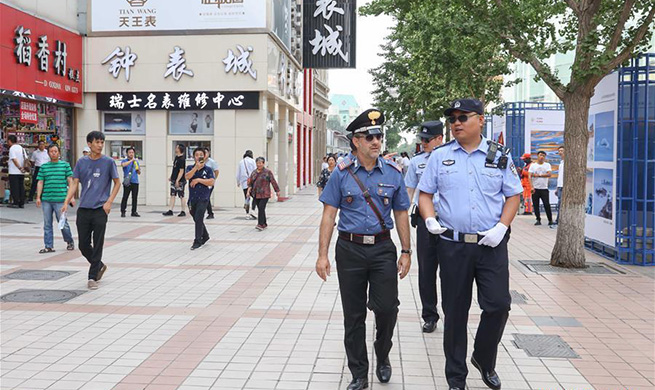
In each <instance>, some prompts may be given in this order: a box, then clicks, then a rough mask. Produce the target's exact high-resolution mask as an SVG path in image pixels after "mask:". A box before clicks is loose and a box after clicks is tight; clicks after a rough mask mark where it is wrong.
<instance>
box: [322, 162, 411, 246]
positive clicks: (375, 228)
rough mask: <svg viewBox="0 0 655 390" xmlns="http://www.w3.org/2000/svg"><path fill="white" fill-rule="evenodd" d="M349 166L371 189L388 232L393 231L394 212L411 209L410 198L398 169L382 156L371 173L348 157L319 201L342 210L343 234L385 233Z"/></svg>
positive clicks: (340, 225) (341, 226)
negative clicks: (349, 170)
mask: <svg viewBox="0 0 655 390" xmlns="http://www.w3.org/2000/svg"><path fill="white" fill-rule="evenodd" d="M348 166H350V169H351V170H352V171H353V173H354V174H355V175H357V177H358V178H359V180H360V181H361V182H362V184H363V185H364V186H365V187H366V188H367V189H368V192H369V194H371V199H372V200H373V202H374V203H375V205H376V206H377V208H378V210H379V211H380V213H381V214H382V217H383V218H384V223H385V224H386V226H387V229H389V230H390V229H393V220H392V219H391V210H396V211H398V210H407V209H408V208H409V196H408V195H407V189H406V187H405V182H404V181H403V175H402V173H401V172H400V171H399V170H398V168H397V167H398V166H397V165H396V164H395V163H394V162H393V161H388V160H385V159H383V158H381V157H380V158H378V161H377V164H376V166H375V167H374V168H373V170H372V171H370V172H368V171H367V170H366V169H364V167H362V166H361V165H360V164H359V162H358V161H357V158H353V160H351V159H350V158H348V157H346V158H344V160H343V161H342V162H341V164H339V165H338V167H337V169H335V170H334V171H333V172H332V175H330V180H328V182H327V184H326V185H325V188H324V189H323V192H322V193H321V197H320V198H319V200H320V201H321V202H323V203H324V204H327V205H330V206H332V207H336V208H338V209H340V211H339V226H338V229H339V231H342V232H347V233H355V234H367V235H373V234H378V233H380V232H382V226H380V222H379V221H378V218H377V217H376V216H375V213H374V212H373V210H372V209H371V206H369V205H368V204H367V203H366V199H365V198H364V194H363V193H362V190H361V189H360V188H359V185H357V182H356V181H355V179H354V178H353V177H352V176H351V175H350V173H348V169H347V167H348Z"/></svg>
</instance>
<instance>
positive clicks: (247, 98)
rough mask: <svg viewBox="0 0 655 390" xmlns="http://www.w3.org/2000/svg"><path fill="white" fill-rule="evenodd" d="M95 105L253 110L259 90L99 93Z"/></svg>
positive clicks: (113, 108) (126, 108)
mask: <svg viewBox="0 0 655 390" xmlns="http://www.w3.org/2000/svg"><path fill="white" fill-rule="evenodd" d="M96 106H97V109H98V110H102V111H137V110H138V111H152V110H168V111H187V110H188V111H193V110H257V109H259V92H238V91H237V92H234V91H230V92H219V91H199V92H196V91H194V92H179V91H176V92H101V93H97V94H96Z"/></svg>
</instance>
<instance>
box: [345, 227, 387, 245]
mask: <svg viewBox="0 0 655 390" xmlns="http://www.w3.org/2000/svg"><path fill="white" fill-rule="evenodd" d="M339 238H341V239H344V240H346V241H350V242H354V243H356V244H363V245H373V244H376V243H378V242H380V241H384V240H388V239H390V238H391V230H385V231H383V232H382V233H378V234H375V235H370V236H367V235H365V234H355V233H347V232H339Z"/></svg>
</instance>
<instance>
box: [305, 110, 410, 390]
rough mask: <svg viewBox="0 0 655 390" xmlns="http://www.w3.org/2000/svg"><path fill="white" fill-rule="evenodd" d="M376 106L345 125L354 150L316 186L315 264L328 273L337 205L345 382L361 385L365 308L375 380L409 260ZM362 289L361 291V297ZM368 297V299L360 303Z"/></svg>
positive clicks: (404, 221)
mask: <svg viewBox="0 0 655 390" xmlns="http://www.w3.org/2000/svg"><path fill="white" fill-rule="evenodd" d="M383 123H384V115H383V114H382V112H380V111H379V110H375V109H370V110H366V111H364V112H363V113H362V114H361V115H359V116H358V117H357V118H355V120H354V121H353V122H352V123H351V124H350V125H349V126H348V128H347V129H346V130H347V131H349V132H350V133H351V134H352V140H351V142H352V144H353V146H355V147H356V154H354V155H350V156H348V157H346V158H345V159H344V160H343V161H342V162H341V163H340V164H339V165H338V169H336V170H335V171H334V172H333V173H332V175H331V176H330V180H329V181H328V183H327V185H326V186H325V189H324V190H323V192H322V193H321V196H320V198H319V200H320V201H321V202H323V218H322V219H321V227H320V235H319V248H318V260H317V261H316V272H317V273H318V275H319V276H320V277H321V279H323V280H326V279H327V277H328V276H329V275H330V261H329V260H328V246H329V244H330V239H331V237H332V229H333V227H334V220H335V217H336V214H337V210H340V213H339V225H338V230H339V235H338V239H337V244H336V248H335V255H336V264H337V270H338V278H339V290H340V292H341V304H342V306H343V315H344V328H345V335H344V344H345V347H346V355H347V357H348V368H349V369H350V372H351V373H352V376H353V379H352V382H351V383H350V384H349V385H348V390H361V389H364V388H367V387H368V357H367V356H368V354H367V352H366V323H365V321H366V309H367V306H368V308H369V309H371V310H372V311H373V313H374V314H375V324H376V328H377V331H376V337H375V343H374V347H375V355H376V361H377V364H376V370H375V373H376V375H377V377H378V379H379V380H380V382H383V383H386V382H388V381H389V380H390V378H391V363H390V361H389V351H390V350H391V346H392V341H391V338H392V336H393V332H394V328H395V326H396V318H397V316H398V305H399V304H400V303H399V301H398V274H400V278H401V279H402V278H404V277H405V276H406V275H407V273H408V272H409V267H410V263H411V260H410V256H411V249H410V237H409V223H408V217H407V209H408V208H409V197H408V196H407V190H406V189H405V183H404V182H403V176H402V171H401V169H400V168H399V167H398V166H397V165H396V164H395V163H394V162H393V161H389V160H385V159H383V158H381V157H380V147H381V144H382V142H381V141H382V131H381V125H382V124H383ZM392 211H393V214H394V219H395V222H396V225H397V229H398V236H399V237H400V242H401V246H402V250H401V255H400V258H398V254H397V249H396V246H395V245H394V243H393V241H392V240H391V229H393V226H394V222H393V220H392V219H391V212H392ZM367 289H368V299H367ZM367 301H368V305H367Z"/></svg>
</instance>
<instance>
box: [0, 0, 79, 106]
mask: <svg viewBox="0 0 655 390" xmlns="http://www.w3.org/2000/svg"><path fill="white" fill-rule="evenodd" d="M0 15H1V17H2V20H3V21H7V23H0V36H1V39H2V41H1V42H2V43H1V44H0V46H1V49H2V53H3V54H2V55H1V56H0V69H2V72H0V88H2V89H7V90H10V91H15V92H20V93H22V94H24V95H34V96H35V98H37V99H40V98H51V99H54V100H55V101H60V102H67V103H78V104H81V103H82V91H83V87H82V60H83V56H82V37H81V36H80V35H78V34H75V33H73V32H70V31H68V30H65V29H63V28H60V27H57V26H55V25H53V24H50V23H48V22H46V21H44V20H41V19H38V18H36V17H34V16H31V15H29V14H26V13H24V12H21V11H19V10H17V9H14V8H12V7H9V6H7V5H5V4H0ZM11 21H14V22H13V23H12V22H11ZM5 54H6V55H5Z"/></svg>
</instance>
